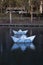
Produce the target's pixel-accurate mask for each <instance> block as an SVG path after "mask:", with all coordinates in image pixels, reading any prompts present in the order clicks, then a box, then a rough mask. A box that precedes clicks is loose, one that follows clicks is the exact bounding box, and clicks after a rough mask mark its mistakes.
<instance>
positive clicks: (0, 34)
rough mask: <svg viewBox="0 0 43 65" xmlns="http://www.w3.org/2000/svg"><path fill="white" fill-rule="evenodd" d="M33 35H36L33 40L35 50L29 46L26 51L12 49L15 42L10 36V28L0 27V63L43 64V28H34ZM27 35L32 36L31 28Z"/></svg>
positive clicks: (15, 64)
mask: <svg viewBox="0 0 43 65" xmlns="http://www.w3.org/2000/svg"><path fill="white" fill-rule="evenodd" d="M32 35H36V38H35V39H34V41H33V43H34V45H35V47H36V49H35V50H31V49H28V48H27V49H26V51H25V52H22V51H21V50H20V49H17V50H15V51H11V47H12V45H13V44H14V42H13V41H12V39H11V37H10V36H11V35H10V33H9V28H5V27H0V64H2V65H3V64H6V65H43V30H42V29H32ZM27 36H30V29H29V31H28V33H27ZM1 45H2V46H1Z"/></svg>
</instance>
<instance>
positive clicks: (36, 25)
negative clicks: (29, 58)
mask: <svg viewBox="0 0 43 65" xmlns="http://www.w3.org/2000/svg"><path fill="white" fill-rule="evenodd" d="M0 26H4V27H9V26H11V27H13V26H14V27H43V24H28V25H27V24H20V25H19V24H18V25H17V24H0Z"/></svg>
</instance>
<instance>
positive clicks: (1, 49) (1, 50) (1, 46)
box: [1, 44, 3, 55]
mask: <svg viewBox="0 0 43 65" xmlns="http://www.w3.org/2000/svg"><path fill="white" fill-rule="evenodd" d="M2 52H3V49H2V44H1V55H2Z"/></svg>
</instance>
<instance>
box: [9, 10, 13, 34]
mask: <svg viewBox="0 0 43 65" xmlns="http://www.w3.org/2000/svg"><path fill="white" fill-rule="evenodd" d="M9 13H10V25H11V24H12V15H11V11H10V12H9ZM10 34H11V26H10Z"/></svg>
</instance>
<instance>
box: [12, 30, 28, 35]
mask: <svg viewBox="0 0 43 65" xmlns="http://www.w3.org/2000/svg"><path fill="white" fill-rule="evenodd" d="M27 32H28V30H25V31H22V30H21V29H20V30H19V31H15V30H13V33H14V34H16V35H17V34H19V35H20V34H21V35H22V34H26V33H27Z"/></svg>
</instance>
